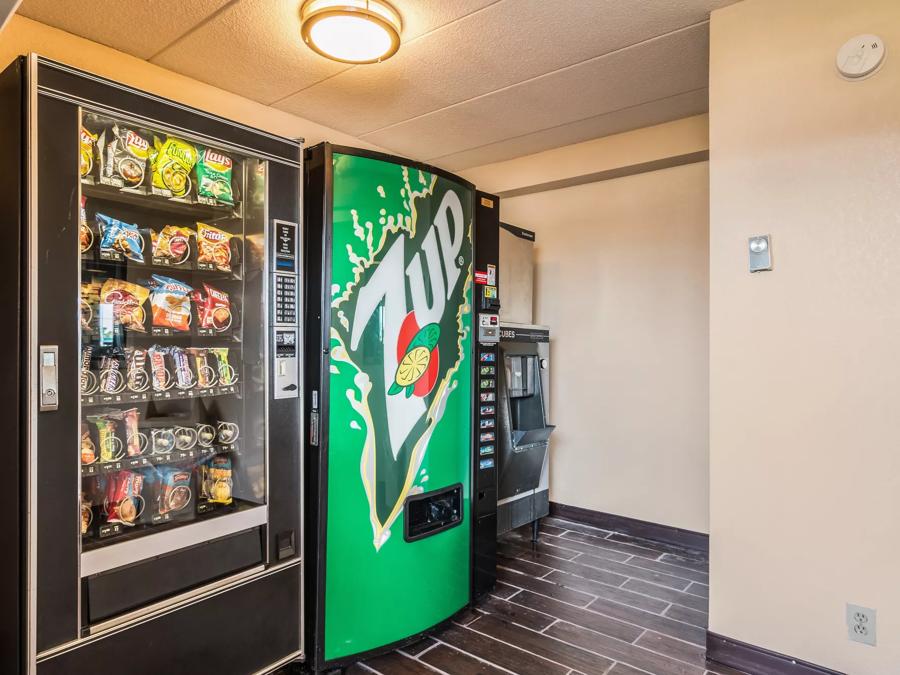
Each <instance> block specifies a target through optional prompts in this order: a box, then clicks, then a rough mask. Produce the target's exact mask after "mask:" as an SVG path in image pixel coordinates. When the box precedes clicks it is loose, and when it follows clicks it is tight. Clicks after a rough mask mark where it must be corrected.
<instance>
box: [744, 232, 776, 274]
mask: <svg viewBox="0 0 900 675" xmlns="http://www.w3.org/2000/svg"><path fill="white" fill-rule="evenodd" d="M747 252H748V255H749V257H750V271H751V272H768V271H769V270H771V269H772V242H771V238H770V237H769V235H768V234H759V235H756V236H753V237H750V239H749V240H748V241H747Z"/></svg>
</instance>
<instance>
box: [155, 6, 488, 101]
mask: <svg viewBox="0 0 900 675" xmlns="http://www.w3.org/2000/svg"><path fill="white" fill-rule="evenodd" d="M494 1H496V0H449V1H444V2H421V0H406V1H405V2H404V3H396V6H397V8H398V11H401V12H402V14H401V15H402V16H403V20H404V28H403V35H404V38H407V37H408V39H412V38H414V37H415V36H417V35H421V34H422V33H425V32H427V31H430V30H433V29H434V28H437V27H438V26H440V25H443V23H446V22H448V21H453V20H454V19H456V18H457V17H459V16H464V15H466V14H469V13H470V12H472V11H475V10H477V9H479V8H481V7H483V6H485V5H487V4H490V2H494ZM300 5H301V2H300V1H299V0H275V1H274V2H273V0H239V2H236V3H235V4H234V5H233V6H231V7H229V8H228V9H227V10H226V11H223V12H221V13H220V14H219V15H218V16H217V17H216V18H215V20H214V21H210V22H209V23H207V24H206V25H204V26H201V27H200V28H199V29H197V30H196V31H194V32H192V33H191V34H190V35H188V36H186V37H185V38H184V39H183V40H180V41H179V42H178V43H176V44H174V45H172V46H171V47H170V48H169V49H166V50H165V51H164V52H163V53H161V54H159V55H158V56H157V57H156V58H154V59H153V63H155V64H157V65H159V66H162V67H164V68H168V69H170V70H175V71H177V72H180V73H183V74H184V75H188V76H190V77H193V78H194V79H197V80H200V81H202V82H206V83H208V84H211V85H213V86H216V87H219V88H221V89H225V90H227V91H233V92H235V93H237V94H240V95H242V96H246V97H247V98H251V99H254V100H256V101H260V102H262V103H265V104H267V105H268V104H271V103H272V102H273V101H278V100H280V99H283V98H284V97H286V96H289V95H291V94H293V93H295V92H297V91H300V90H302V89H305V88H306V87H310V86H311V85H313V84H315V83H317V82H320V81H322V80H325V79H327V78H330V77H332V76H334V75H336V74H337V73H340V72H342V71H345V70H348V69H349V68H350V66H347V65H345V64H341V63H336V62H334V61H330V60H329V59H326V58H324V57H322V56H319V55H318V54H316V53H315V52H313V51H312V50H311V49H310V48H309V47H307V46H306V45H304V44H303V43H302V42H301V41H300V17H299V8H300Z"/></svg>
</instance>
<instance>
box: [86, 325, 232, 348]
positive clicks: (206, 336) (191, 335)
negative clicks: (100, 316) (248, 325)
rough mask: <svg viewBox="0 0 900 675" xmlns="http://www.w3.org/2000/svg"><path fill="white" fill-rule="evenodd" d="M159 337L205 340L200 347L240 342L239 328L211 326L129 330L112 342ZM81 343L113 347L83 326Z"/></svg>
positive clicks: (140, 341)
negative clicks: (207, 343)
mask: <svg viewBox="0 0 900 675" xmlns="http://www.w3.org/2000/svg"><path fill="white" fill-rule="evenodd" d="M160 339H164V340H178V339H182V340H188V341H190V340H193V339H197V340H204V341H205V342H204V344H202V345H197V346H200V347H205V346H206V342H210V341H212V342H215V343H216V344H217V345H218V344H240V343H241V336H240V330H236V331H232V330H227V331H222V332H216V331H215V330H214V329H212V328H200V329H198V330H197V331H196V332H195V331H180V330H174V329H171V328H159V327H157V329H156V332H155V333H154V332H153V330H149V331H147V332H146V333H136V332H129V333H128V334H127V337H126V339H124V340H123V339H121V338H118V339H117V340H116V339H114V340H113V342H114V343H116V342H117V343H118V344H129V345H134V344H143V343H144V342H148V341H149V342H151V343H152V342H155V341H158V340H160ZM81 344H82V345H93V346H94V347H96V348H105V347H113V345H101V344H100V342H99V335H98V333H97V331H95V330H85V329H84V328H82V329H81ZM188 346H193V345H188ZM116 348H117V349H121V347H116Z"/></svg>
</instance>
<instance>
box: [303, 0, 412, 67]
mask: <svg viewBox="0 0 900 675" xmlns="http://www.w3.org/2000/svg"><path fill="white" fill-rule="evenodd" d="M401 27H402V23H401V21H400V15H399V14H398V13H397V10H396V9H394V8H393V7H391V6H390V5H389V4H388V3H386V2H384V1H383V0H306V2H304V3H303V6H302V7H301V8H300V35H301V36H302V37H303V41H304V42H305V43H306V44H307V45H308V46H309V48H310V49H312V50H313V51H314V52H316V53H318V54H321V55H322V56H324V57H326V58H329V59H332V60H334V61H340V62H341V63H378V62H379V61H384V60H385V59H388V58H390V57H391V56H393V55H394V54H396V53H397V50H398V49H399V48H400V29H401Z"/></svg>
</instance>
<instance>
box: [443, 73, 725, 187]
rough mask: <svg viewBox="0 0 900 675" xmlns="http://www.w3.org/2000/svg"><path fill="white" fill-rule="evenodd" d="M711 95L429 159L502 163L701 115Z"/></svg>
mask: <svg viewBox="0 0 900 675" xmlns="http://www.w3.org/2000/svg"><path fill="white" fill-rule="evenodd" d="M708 97H709V92H708V90H707V89H699V90H697V91H691V92H686V93H684V94H676V95H675V96H671V97H669V98H664V99H661V100H659V101H651V102H650V103H642V104H640V105H637V106H634V107H632V108H625V109H624V110H616V111H614V112H611V113H606V114H603V115H597V116H596V117H589V118H588V119H585V120H579V121H577V122H571V123H569V124H564V125H562V126H558V127H552V128H550V129H543V130H541V131H536V132H534V133H531V134H526V135H525V136H518V137H516V138H509V139H506V140H502V141H498V142H496V143H490V144H488V145H483V146H481V147H479V148H472V149H471V150H464V151H462V152H456V153H453V154H450V155H445V156H444V157H433V158H430V159H426V161H427V162H428V163H429V164H434V165H435V166H439V167H441V168H443V169H446V170H448V171H461V170H463V169H468V168H471V167H473V166H482V165H484V164H491V163H493V162H502V161H503V160H506V159H513V158H515V157H522V156H523V155H531V154H534V153H537V152H541V151H543V150H550V149H552V148H559V147H562V146H564V145H572V144H573V143H580V142H582V141H587V140H590V139H592V138H599V137H601V136H609V135H611V134H619V133H622V132H623V131H631V130H632V129H639V128H641V127H649V126H653V125H655V124H662V123H663V122H671V121H672V120H677V119H681V118H682V117H690V116H691V115H699V114H701V113H704V112H706V111H707V109H708V107H709V103H708Z"/></svg>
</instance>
